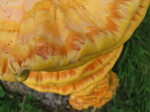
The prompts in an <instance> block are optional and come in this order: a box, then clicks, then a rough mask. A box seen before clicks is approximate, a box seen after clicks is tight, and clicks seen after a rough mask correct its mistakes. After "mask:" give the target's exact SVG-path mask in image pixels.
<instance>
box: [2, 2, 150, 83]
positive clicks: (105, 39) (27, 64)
mask: <svg viewBox="0 0 150 112" xmlns="http://www.w3.org/2000/svg"><path fill="white" fill-rule="evenodd" d="M149 2H150V1H149V0H105V1H104V0H86V2H85V1H83V0H75V1H72V0H65V1H58V0H32V1H31V0H26V1H22V0H15V1H10V0H5V1H3V0H0V41H1V43H3V44H1V49H0V52H1V53H2V55H1V62H2V64H1V65H0V66H1V68H2V69H1V71H0V73H1V74H3V75H2V76H1V79H4V80H7V79H8V80H9V81H21V80H25V79H26V78H27V76H28V75H26V76H25V75H24V77H23V76H22V75H21V74H22V73H23V74H24V73H28V72H27V71H30V70H32V71H39V70H40V71H43V70H46V71H60V70H67V69H72V68H75V67H78V66H81V65H83V64H84V63H86V62H87V61H90V60H91V59H94V58H96V57H98V56H100V55H103V54H106V53H108V52H110V51H112V50H114V49H116V48H117V47H119V46H120V45H122V44H123V43H124V42H125V41H126V40H128V38H129V37H130V36H131V34H132V33H133V31H134V30H135V28H136V27H137V26H138V25H139V23H140V22H141V20H142V19H143V17H144V15H145V13H146V10H147V8H148V4H149ZM29 4H30V5H29ZM8 26H9V27H8ZM129 29H130V31H129ZM4 59H5V61H3V60H4ZM24 71H25V72H24ZM18 76H21V77H22V79H19V77H18ZM7 77H8V78H7ZM9 77H11V78H9Z"/></svg>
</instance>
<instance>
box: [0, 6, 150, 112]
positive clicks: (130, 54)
mask: <svg viewBox="0 0 150 112" xmlns="http://www.w3.org/2000/svg"><path fill="white" fill-rule="evenodd" d="M113 70H114V71H115V72H116V73H117V74H118V77H119V79H120V86H119V88H118V90H117V94H116V96H115V97H114V98H113V100H111V101H110V102H109V103H107V104H106V105H105V106H104V107H102V108H101V109H100V110H101V112H150V8H149V10H148V13H147V16H146V18H145V19H144V21H143V22H142V24H141V25H140V26H139V28H138V29H137V30H136V32H135V33H134V35H133V36H132V37H131V39H130V40H129V41H128V42H127V43H126V44H125V46H124V50H123V52H122V55H121V57H120V59H119V60H118V61H117V63H116V65H115V67H114V69H113ZM24 99H26V100H24ZM37 102H38V101H37V100H36V99H35V98H33V97H32V96H31V95H23V96H22V95H20V94H18V93H11V92H9V91H7V90H5V89H4V88H3V87H2V86H0V112H43V111H41V106H40V105H41V104H38V103H37ZM62 111H63V110H62ZM97 111H99V110H97ZM70 112H73V111H72V110H70ZM84 112H85V111H84Z"/></svg>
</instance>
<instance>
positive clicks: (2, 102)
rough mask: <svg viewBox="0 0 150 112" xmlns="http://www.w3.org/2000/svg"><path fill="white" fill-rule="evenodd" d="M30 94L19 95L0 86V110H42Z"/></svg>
mask: <svg viewBox="0 0 150 112" xmlns="http://www.w3.org/2000/svg"><path fill="white" fill-rule="evenodd" d="M39 105H40V104H38V103H37V101H36V99H35V98H34V97H33V96H32V95H20V94H18V93H12V92H9V91H8V90H5V89H4V88H3V87H2V86H0V112H42V111H41V110H40V109H39V108H38V106H39Z"/></svg>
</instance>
